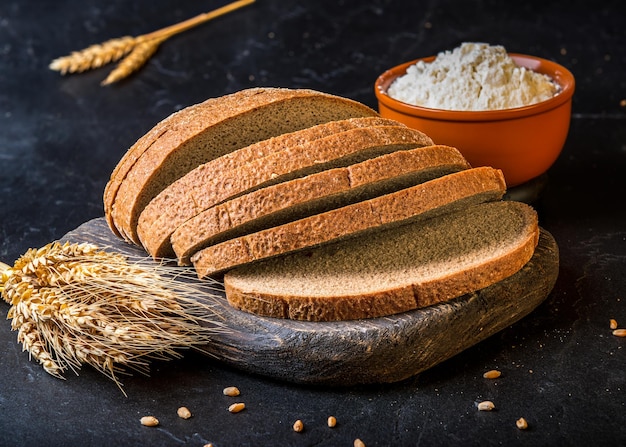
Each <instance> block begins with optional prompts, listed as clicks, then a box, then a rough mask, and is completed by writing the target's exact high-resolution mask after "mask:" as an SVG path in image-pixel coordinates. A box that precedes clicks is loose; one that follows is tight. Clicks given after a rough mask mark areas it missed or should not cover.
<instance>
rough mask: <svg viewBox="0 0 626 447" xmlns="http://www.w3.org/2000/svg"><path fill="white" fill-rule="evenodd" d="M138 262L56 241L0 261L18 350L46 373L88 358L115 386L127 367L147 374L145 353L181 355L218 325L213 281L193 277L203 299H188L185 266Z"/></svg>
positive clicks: (153, 356)
mask: <svg viewBox="0 0 626 447" xmlns="http://www.w3.org/2000/svg"><path fill="white" fill-rule="evenodd" d="M144 261H145V260H143V259H141V260H130V259H129V258H127V257H126V256H124V255H121V254H119V253H112V252H108V251H104V250H101V249H99V248H98V247H96V246H95V245H92V244H70V243H64V244H61V243H59V242H55V243H51V244H48V245H46V246H45V247H43V248H40V249H31V250H29V251H28V252H26V253H25V254H24V255H23V256H21V257H20V258H19V259H18V260H17V261H16V262H15V264H14V265H13V267H10V266H8V265H4V264H3V265H0V270H2V273H1V274H0V291H1V293H2V297H3V298H4V300H5V301H6V302H7V303H9V304H10V305H11V308H10V309H9V312H8V316H7V318H9V319H11V320H12V322H11V327H12V329H13V330H15V331H17V332H18V336H17V338H18V341H19V342H20V343H22V345H23V348H24V350H26V351H28V352H29V353H30V355H31V356H32V358H34V359H36V360H37V361H39V362H40V363H41V364H42V365H43V368H44V369H45V371H47V372H48V373H50V374H52V375H53V376H56V377H59V378H62V377H63V373H64V372H65V371H66V370H67V369H68V368H69V369H71V370H73V371H74V372H77V370H78V369H79V368H80V366H81V365H83V364H88V365H91V366H93V367H94V368H96V369H98V370H99V371H101V372H103V373H104V374H106V375H107V376H109V377H110V378H111V379H113V380H114V381H115V382H116V383H118V385H119V384H120V383H119V381H118V379H117V377H116V375H117V374H118V373H120V372H123V371H126V368H130V369H133V370H136V371H139V372H142V373H147V372H148V367H149V361H150V360H151V359H171V358H176V357H180V353H179V350H180V349H182V348H190V347H201V346H203V345H206V344H207V343H209V342H210V341H211V336H212V335H214V334H215V332H216V331H222V330H224V328H223V325H222V324H221V318H220V316H219V315H218V314H217V313H216V311H215V309H214V307H213V304H212V303H214V299H215V297H217V296H218V295H217V294H215V290H216V289H215V287H216V284H217V283H215V282H211V281H203V282H199V281H197V280H195V282H194V288H193V292H194V293H195V294H196V295H197V294H198V287H203V290H202V296H203V298H204V300H203V301H199V300H196V299H191V298H189V296H190V290H189V289H190V287H191V286H190V285H189V283H188V282H187V281H186V278H187V276H188V277H189V278H192V277H195V273H194V272H193V271H192V270H191V269H184V268H180V267H168V266H167V265H165V264H156V263H154V262H153V261H151V260H150V261H149V262H144ZM157 266H158V267H157ZM199 283H200V284H199Z"/></svg>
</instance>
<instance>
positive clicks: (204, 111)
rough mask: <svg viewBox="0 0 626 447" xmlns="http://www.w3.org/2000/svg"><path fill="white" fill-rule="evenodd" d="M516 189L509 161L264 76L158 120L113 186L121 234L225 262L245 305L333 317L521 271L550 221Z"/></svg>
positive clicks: (382, 309) (206, 261)
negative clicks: (516, 195) (477, 162)
mask: <svg viewBox="0 0 626 447" xmlns="http://www.w3.org/2000/svg"><path fill="white" fill-rule="evenodd" d="M505 189H506V185H505V182H504V178H503V176H502V173H501V172H500V171H499V170H496V169H493V168H490V167H477V168H472V167H470V166H469V164H468V163H467V161H466V160H465V159H464V158H463V157H462V155H461V154H460V153H459V152H458V151H457V150H456V149H455V148H451V147H448V146H442V145H435V144H434V143H433V141H432V140H431V139H430V138H428V136H426V135H424V134H423V133H421V132H419V131H417V130H414V129H409V128H407V127H406V126H404V125H402V124H400V123H397V122H395V121H391V120H386V119H383V118H381V117H379V116H378V115H377V114H376V113H375V112H374V111H372V110H371V109H369V108H367V107H366V106H364V105H362V104H359V103H356V102H354V101H351V100H347V99H345V98H340V97H336V96H332V95H327V94H324V93H319V92H313V91H310V90H288V89H252V90H245V91H243V92H239V93H235V94H233V95H229V96H226V97H222V98H217V99H211V100H208V101H206V102H205V103H202V104H200V105H197V106H192V107H190V108H187V109H184V110H182V111H180V112H178V113H176V114H174V115H173V116H171V117H169V118H167V119H166V120H164V121H163V122H162V123H160V124H159V125H157V126H156V127H155V128H154V129H153V130H152V131H150V132H149V133H148V134H146V136H144V137H143V138H142V139H140V140H139V141H138V142H137V143H136V144H135V145H134V146H133V147H132V148H131V149H130V150H129V152H128V153H127V154H126V155H125V156H124V158H123V159H122V160H121V161H120V163H119V165H118V167H117V168H116V169H115V171H114V172H113V174H112V176H111V180H110V182H109V184H108V185H107V188H106V190H105V197H104V200H105V214H106V217H107V222H108V223H109V226H110V227H111V229H112V230H113V231H114V232H115V233H116V234H117V235H118V236H120V237H122V238H124V239H126V240H127V241H130V242H133V243H136V244H140V245H142V246H143V247H144V248H145V249H146V251H147V252H148V253H149V254H150V255H151V256H153V257H155V258H162V257H167V258H169V257H173V258H174V257H175V258H176V259H177V260H178V262H179V263H180V264H182V265H188V264H193V265H194V267H195V269H196V271H197V273H198V276H199V277H200V278H203V277H206V276H214V277H215V276H223V278H224V284H225V288H226V294H227V298H228V300H229V302H230V303H231V304H232V305H233V306H235V307H237V308H239V309H242V310H246V311H249V312H254V313H257V314H260V315H266V316H273V317H280V318H293V319H302V320H313V321H320V320H321V321H323V320H345V319H355V318H371V317H378V316H382V315H389V314H391V313H396V312H402V311H406V310H409V309H414V308H416V307H421V306H424V305H430V304H433V303H436V302H439V301H443V300H448V299H451V298H454V297H456V296H460V295H462V294H464V293H468V292H471V291H475V290H477V289H479V288H483V287H486V286H488V285H490V284H493V283H494V282H497V281H500V280H501V279H504V278H506V277H507V276H509V275H511V274H513V273H515V272H516V271H517V270H519V269H520V268H521V267H522V266H523V265H524V264H525V263H526V262H527V261H528V260H529V259H530V256H532V253H533V251H534V247H535V245H536V243H537V239H538V231H539V230H538V225H537V219H536V214H535V212H534V210H532V208H530V207H528V206H526V205H523V204H520V203H515V202H502V201H501V200H500V199H501V198H502V196H503V195H504V192H505ZM333 272H336V274H334V273H333Z"/></svg>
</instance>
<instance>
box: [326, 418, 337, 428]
mask: <svg viewBox="0 0 626 447" xmlns="http://www.w3.org/2000/svg"><path fill="white" fill-rule="evenodd" d="M335 425H337V418H336V417H335V416H328V426H329V427H330V428H333V427H334V426H335Z"/></svg>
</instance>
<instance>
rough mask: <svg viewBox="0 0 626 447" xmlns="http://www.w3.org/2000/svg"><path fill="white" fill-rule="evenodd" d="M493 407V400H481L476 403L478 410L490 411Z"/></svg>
mask: <svg viewBox="0 0 626 447" xmlns="http://www.w3.org/2000/svg"><path fill="white" fill-rule="evenodd" d="M494 408H496V406H495V405H494V404H493V402H491V401H490V400H485V401H483V402H480V403H479V404H478V409H479V410H480V411H491V410H493V409H494Z"/></svg>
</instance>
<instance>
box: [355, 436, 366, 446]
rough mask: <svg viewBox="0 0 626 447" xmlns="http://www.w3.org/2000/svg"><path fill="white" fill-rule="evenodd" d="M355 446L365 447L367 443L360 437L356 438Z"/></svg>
mask: <svg viewBox="0 0 626 447" xmlns="http://www.w3.org/2000/svg"><path fill="white" fill-rule="evenodd" d="M354 447H365V443H364V442H363V441H361V440H360V439H359V438H356V439H355V440H354Z"/></svg>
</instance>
